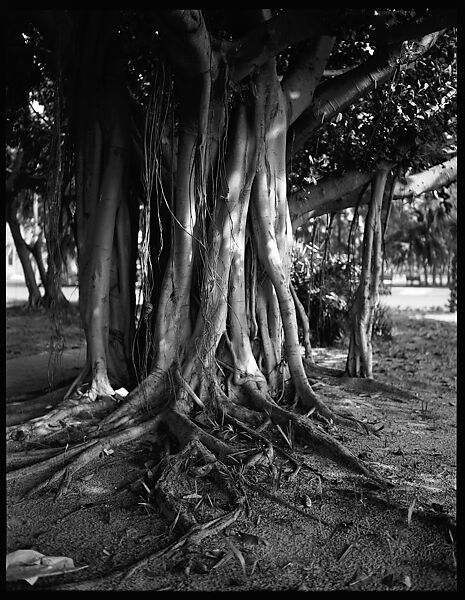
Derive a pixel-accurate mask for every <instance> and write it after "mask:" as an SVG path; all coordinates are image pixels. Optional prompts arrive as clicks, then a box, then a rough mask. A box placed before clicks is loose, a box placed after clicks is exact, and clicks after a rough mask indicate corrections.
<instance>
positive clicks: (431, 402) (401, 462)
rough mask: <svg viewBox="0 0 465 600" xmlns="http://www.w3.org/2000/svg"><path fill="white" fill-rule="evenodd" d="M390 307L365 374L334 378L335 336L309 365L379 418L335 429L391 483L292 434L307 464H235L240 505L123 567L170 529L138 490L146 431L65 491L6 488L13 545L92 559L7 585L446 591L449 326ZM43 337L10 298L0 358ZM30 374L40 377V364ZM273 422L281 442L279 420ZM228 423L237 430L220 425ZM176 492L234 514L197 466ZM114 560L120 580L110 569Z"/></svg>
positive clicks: (451, 570) (170, 534) (40, 344)
mask: <svg viewBox="0 0 465 600" xmlns="http://www.w3.org/2000/svg"><path fill="white" fill-rule="evenodd" d="M393 319H394V330H393V336H392V340H381V339H376V340H375V351H374V372H375V378H376V379H375V381H371V382H370V381H367V380H357V379H350V378H345V377H341V376H340V375H341V370H342V369H343V367H344V362H345V356H346V347H345V346H344V345H341V346H339V347H334V348H325V349H323V348H320V349H316V350H315V359H316V362H317V368H316V369H314V370H311V371H310V377H311V380H312V383H313V385H314V387H315V389H316V390H317V391H318V393H319V394H321V396H322V398H323V399H324V400H325V402H327V403H328V404H329V405H330V406H332V407H333V408H335V409H336V410H338V411H340V412H347V413H351V414H352V415H354V416H356V417H357V418H358V419H361V420H365V421H367V422H369V423H377V424H379V426H380V427H381V426H383V428H382V429H380V431H379V432H378V434H377V435H361V434H356V433H353V432H351V431H347V430H344V429H342V428H338V429H337V430H333V434H334V435H335V437H337V438H338V439H339V440H340V441H341V442H343V443H344V444H345V445H346V446H347V447H348V448H349V449H351V450H352V451H353V452H354V453H355V454H357V455H359V456H360V457H361V458H363V459H364V460H365V461H366V462H367V463H368V464H369V465H371V466H372V467H374V468H376V469H377V470H378V472H379V473H380V474H381V475H383V476H384V477H385V478H386V479H388V480H389V481H390V482H391V483H392V484H393V485H392V487H390V488H388V489H385V490H383V489H377V488H376V487H375V486H373V485H372V484H370V483H369V482H368V481H367V480H366V479H365V478H363V477H362V476H357V475H354V474H352V473H350V472H348V471H346V470H344V469H343V468H340V467H338V466H336V465H335V464H334V463H332V462H330V461H327V460H325V459H323V458H320V457H318V456H317V455H316V454H315V453H313V452H312V451H311V450H310V449H309V448H306V447H302V446H300V445H299V444H297V443H292V440H291V445H292V446H293V448H292V451H293V453H294V455H295V457H296V458H297V459H298V460H299V461H300V463H301V464H302V465H303V467H302V468H301V469H300V470H299V471H298V472H297V473H295V472H294V467H293V465H292V464H291V463H290V462H289V461H288V460H287V459H286V458H285V457H283V456H281V455H280V454H278V453H275V456H274V461H273V463H272V464H270V463H264V464H262V465H257V466H255V467H254V468H251V469H248V470H247V471H244V472H243V474H242V476H241V478H242V479H241V484H242V486H243V489H244V490H245V492H246V494H247V502H246V509H247V510H246V511H245V514H244V516H243V517H241V518H240V519H239V520H236V521H235V522H234V523H233V524H232V525H231V526H229V527H228V528H226V529H225V530H224V531H223V532H221V533H219V534H216V535H213V536H211V537H208V538H206V539H204V540H203V541H202V543H201V544H198V545H194V546H188V547H182V548H180V549H179V550H178V551H176V552H173V553H171V554H170V555H168V556H167V555H165V556H164V557H163V556H162V557H159V558H156V559H153V560H150V561H148V562H147V563H146V564H144V565H143V566H141V567H140V568H138V569H137V570H135V571H134V572H132V573H129V571H130V568H131V565H133V564H134V562H135V561H137V560H139V559H141V558H143V557H145V556H147V555H150V554H153V553H156V552H157V551H159V550H162V549H163V548H165V547H167V546H168V545H169V544H170V543H172V542H173V541H174V540H175V539H176V534H175V533H174V531H173V528H172V525H173V523H172V522H170V521H169V520H167V519H166V518H165V517H164V516H162V515H161V514H160V512H159V511H158V509H157V508H156V506H155V505H154V504H153V503H152V502H151V498H150V496H149V491H148V488H147V487H146V481H147V464H146V463H147V460H148V459H149V458H150V455H151V452H152V449H153V443H154V441H153V440H152V439H150V437H149V436H147V439H145V440H143V441H142V442H141V443H139V444H130V445H126V446H123V447H119V448H117V449H116V450H115V451H114V453H113V454H111V455H104V456H101V457H100V458H99V459H98V460H97V461H94V462H93V463H91V464H89V465H88V466H87V467H86V468H85V469H83V470H82V471H81V472H80V473H79V474H78V475H77V476H76V479H75V480H74V481H73V484H72V485H71V488H70V490H69V493H68V494H67V495H65V496H63V497H61V498H59V499H55V497H54V493H53V492H54V489H53V486H52V489H48V490H47V491H46V492H45V493H42V494H41V495H38V496H32V497H29V498H26V497H22V495H21V494H22V491H24V487H23V483H22V484H21V485H20V484H19V483H15V484H11V483H10V484H9V485H8V486H7V531H6V533H7V540H6V541H7V553H9V552H13V551H15V550H18V549H34V550H36V551H38V552H41V553H43V554H46V555H50V556H67V557H70V558H72V559H73V560H74V564H75V565H76V566H77V567H79V566H84V565H86V566H87V568H86V569H83V570H81V571H78V572H76V573H72V574H68V575H58V576H54V577H48V578H44V579H39V580H38V581H37V583H36V584H35V585H34V586H33V587H31V586H30V585H29V584H28V583H27V582H25V581H21V582H10V583H8V584H7V590H8V591H21V590H26V591H29V590H30V591H40V590H45V589H47V590H87V589H89V590H105V591H106V590H132V591H148V590H157V591H162V590H167V591H168V590H169V591H197V590H201V591H252V590H257V591H258V590H270V591H297V590H298V591H307V590H308V591H330V590H344V591H407V590H412V591H419V590H423V591H424V590H438V591H439V590H443V591H456V589H457V566H456V554H455V552H456V547H455V535H456V534H455V513H456V425H457V421H456V402H457V396H456V381H457V356H456V350H457V345H456V344H457V325H456V323H453V322H445V321H440V320H435V319H432V318H425V314H424V313H423V314H422V313H419V312H418V311H396V312H395V313H394V314H393ZM65 331H66V340H67V342H66V343H67V345H70V346H72V345H73V344H82V342H83V340H82V332H81V330H80V327H79V322H78V317H77V313H76V312H74V313H73V314H71V315H70V317H69V321H68V323H66V325H65ZM48 338H49V324H48V322H47V319H46V318H45V317H44V315H43V314H42V315H34V314H33V313H27V312H24V311H23V312H21V309H18V308H12V309H7V359H8V358H11V357H18V356H23V357H27V356H30V355H31V354H34V353H36V352H40V351H43V349H44V347H45V348H47V347H48V346H47V342H48ZM7 368H8V363H7ZM30 376H31V377H37V381H38V389H41V388H42V387H43V386H42V385H41V384H40V382H41V381H43V379H44V373H34V372H33V371H31V373H30ZM8 400H9V402H13V401H14V400H15V398H14V397H9V399H8ZM285 433H287V434H289V432H285ZM267 434H269V435H271V437H272V439H273V441H274V442H276V445H280V446H282V447H283V448H287V450H288V451H291V449H290V448H289V446H288V445H287V442H286V440H285V439H284V436H283V435H282V434H281V432H279V431H278V430H277V429H273V426H270V428H269V429H268V430H267ZM223 435H224V437H225V438H226V439H228V437H229V438H232V437H234V436H236V437H237V436H238V435H240V434H238V432H236V431H234V430H233V429H232V428H230V429H229V430H228V429H227V428H226V427H225V429H224V431H223ZM249 442H250V446H251V448H255V450H254V451H255V452H257V451H259V450H260V446H259V445H258V444H257V442H255V441H253V440H251V439H250V440H249ZM8 451H9V448H7V452H8ZM177 493H178V494H179V496H181V497H183V498H184V502H185V503H186V504H187V505H189V506H191V507H192V510H193V512H195V514H196V516H197V517H198V519H199V520H202V518H204V519H205V520H208V519H210V518H211V515H212V514H221V513H224V512H226V511H228V510H230V507H228V506H227V501H226V500H225V495H224V493H223V491H222V490H221V489H219V488H217V487H216V488H215V487H214V486H212V485H211V483H210V482H209V481H208V478H207V477H203V478H200V477H199V478H197V479H195V478H192V477H188V476H187V475H186V478H185V482H184V489H178V490H177ZM202 515H203V517H202ZM121 568H123V569H124V568H126V569H125V575H124V576H122V575H121V574H116V575H114V574H113V575H112V572H113V571H114V570H116V569H121ZM128 573H129V575H128Z"/></svg>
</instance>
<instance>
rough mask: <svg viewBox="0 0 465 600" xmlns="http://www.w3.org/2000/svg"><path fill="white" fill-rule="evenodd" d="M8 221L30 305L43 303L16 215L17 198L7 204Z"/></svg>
mask: <svg viewBox="0 0 465 600" xmlns="http://www.w3.org/2000/svg"><path fill="white" fill-rule="evenodd" d="M7 222H8V225H9V226H10V230H11V235H12V237H13V241H14V244H15V248H16V252H17V253H18V256H19V260H20V262H21V266H22V268H23V273H24V281H25V283H26V287H27V290H28V293H29V299H28V306H29V307H31V308H34V307H37V306H39V305H40V304H41V301H42V298H41V294H40V290H39V286H38V285H37V281H36V277H35V274H34V270H33V268H32V264H31V258H30V252H29V248H28V246H27V244H26V242H25V241H24V238H23V236H22V234H21V227H20V225H19V221H18V219H17V216H16V200H15V199H12V200H11V202H9V203H8V206H7Z"/></svg>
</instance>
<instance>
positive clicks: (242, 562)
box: [228, 540, 247, 577]
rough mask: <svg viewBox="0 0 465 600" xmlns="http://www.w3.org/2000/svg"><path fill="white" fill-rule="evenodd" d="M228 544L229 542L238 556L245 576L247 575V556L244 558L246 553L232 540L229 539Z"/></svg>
mask: <svg viewBox="0 0 465 600" xmlns="http://www.w3.org/2000/svg"><path fill="white" fill-rule="evenodd" d="M228 544H229V547H230V548H231V550H232V552H233V554H234V556H235V557H236V558H237V560H238V561H239V563H240V565H241V567H242V572H243V573H244V577H247V571H246V568H245V558H244V555H243V554H242V552H241V551H240V550H239V548H237V547H236V546H235V545H234V544H233V543H232V542H231V541H230V540H228Z"/></svg>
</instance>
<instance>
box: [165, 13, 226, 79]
mask: <svg viewBox="0 0 465 600" xmlns="http://www.w3.org/2000/svg"><path fill="white" fill-rule="evenodd" d="M160 16H161V17H162V22H163V26H164V27H165V29H166V30H167V31H166V33H167V35H165V43H166V47H167V49H168V52H169V54H170V58H171V61H172V64H173V66H174V67H175V68H176V69H177V71H178V72H180V73H182V74H183V75H184V76H185V77H189V78H191V77H195V76H196V75H200V74H202V73H206V72H207V71H210V70H211V69H212V68H213V69H212V76H213V78H214V73H215V70H216V59H215V57H214V55H213V53H212V48H211V41H210V34H209V32H208V30H207V27H206V25H205V21H204V18H203V16H202V12H201V11H200V10H194V9H187V10H161V11H160Z"/></svg>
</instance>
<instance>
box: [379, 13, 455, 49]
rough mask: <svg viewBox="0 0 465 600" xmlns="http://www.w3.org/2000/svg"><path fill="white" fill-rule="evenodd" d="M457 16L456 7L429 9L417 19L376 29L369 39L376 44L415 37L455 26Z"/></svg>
mask: <svg viewBox="0 0 465 600" xmlns="http://www.w3.org/2000/svg"><path fill="white" fill-rule="evenodd" d="M457 17H458V11H457V9H449V8H448V9H444V10H441V9H431V13H430V14H428V15H425V16H423V17H422V18H420V19H418V20H417V21H414V22H408V23H403V24H402V25H395V26H393V27H386V26H385V27H380V28H378V29H376V30H375V31H374V33H373V34H372V36H371V41H372V42H373V43H374V44H376V45H381V44H383V45H385V44H397V43H399V42H403V41H406V40H412V39H416V38H419V37H423V36H425V35H427V34H429V33H432V32H433V31H439V30H440V29H448V28H449V27H456V26H457Z"/></svg>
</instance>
